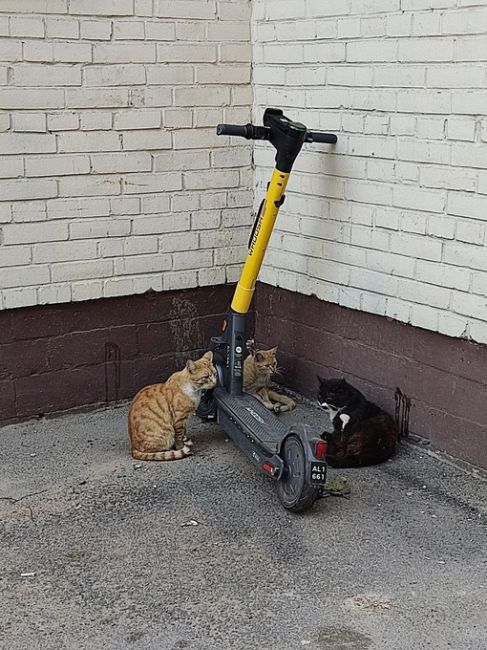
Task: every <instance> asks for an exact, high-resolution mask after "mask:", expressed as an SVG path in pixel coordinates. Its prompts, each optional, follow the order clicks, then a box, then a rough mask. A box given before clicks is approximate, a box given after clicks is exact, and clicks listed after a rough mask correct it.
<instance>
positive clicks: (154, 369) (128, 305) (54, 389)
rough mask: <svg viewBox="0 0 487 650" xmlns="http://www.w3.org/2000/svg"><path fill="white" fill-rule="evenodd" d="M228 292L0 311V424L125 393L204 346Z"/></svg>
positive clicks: (155, 378)
mask: <svg viewBox="0 0 487 650" xmlns="http://www.w3.org/2000/svg"><path fill="white" fill-rule="evenodd" d="M232 290H233V287H231V286H223V285H222V286H217V287H214V288H200V289H189V290H185V291H171V292H166V293H158V294H156V293H153V294H145V295H143V296H129V297H126V298H109V299H103V300H93V301H89V302H84V303H70V304H62V305H51V306H43V307H32V308H25V309H14V310H9V311H4V312H0V421H2V422H6V421H12V420H20V419H25V418H28V417H33V416H40V415H44V414H50V413H56V412H60V411H66V410H70V409H73V408H78V407H81V406H88V405H92V406H97V405H102V404H107V403H110V402H115V401H118V400H122V399H129V398H131V397H132V396H133V395H134V394H135V393H136V392H137V390H139V389H140V388H142V387H143V386H145V385H147V384H150V383H154V382H157V381H161V380H162V378H164V377H167V376H168V375H169V374H170V373H171V372H174V371H175V370H177V369H179V368H181V367H182V365H183V364H184V362H185V361H186V359H188V358H190V357H191V358H196V356H197V355H198V354H199V353H200V352H202V351H203V350H205V349H206V348H207V344H208V340H209V338H210V336H214V335H215V334H216V333H217V332H218V331H219V329H220V326H221V321H222V318H223V315H224V313H225V311H226V308H227V305H228V304H229V301H230V299H231V294H232Z"/></svg>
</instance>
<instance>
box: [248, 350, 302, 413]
mask: <svg viewBox="0 0 487 650" xmlns="http://www.w3.org/2000/svg"><path fill="white" fill-rule="evenodd" d="M247 349H248V351H249V352H250V355H249V356H248V357H247V358H246V359H245V361H244V377H243V379H244V381H243V384H244V385H243V389H244V391H245V392H246V393H250V394H251V395H253V396H254V397H256V398H257V399H258V400H259V401H260V402H262V404H263V405H264V406H265V407H266V408H268V409H269V410H270V411H274V412H275V413H284V412H285V411H292V410H293V408H295V406H296V402H295V401H294V400H292V399H291V398H290V397H287V395H281V394H280V393H276V391H275V390H272V389H271V377H272V375H273V374H274V373H275V372H276V371H277V360H276V352H277V347H275V348H271V349H270V350H256V349H255V347H254V344H253V342H249V343H247Z"/></svg>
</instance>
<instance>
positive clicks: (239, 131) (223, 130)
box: [216, 124, 250, 138]
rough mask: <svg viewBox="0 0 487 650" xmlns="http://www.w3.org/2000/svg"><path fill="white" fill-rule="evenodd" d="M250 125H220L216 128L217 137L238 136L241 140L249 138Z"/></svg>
mask: <svg viewBox="0 0 487 650" xmlns="http://www.w3.org/2000/svg"><path fill="white" fill-rule="evenodd" d="M248 126H250V125H248V124H242V125H240V124H219V125H218V126H217V127H216V134H217V135H236V136H239V137H241V138H248V137H249V136H248V135H247V133H248V131H249V129H248V128H247V127H248Z"/></svg>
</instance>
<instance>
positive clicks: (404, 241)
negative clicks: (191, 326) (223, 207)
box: [252, 0, 487, 343]
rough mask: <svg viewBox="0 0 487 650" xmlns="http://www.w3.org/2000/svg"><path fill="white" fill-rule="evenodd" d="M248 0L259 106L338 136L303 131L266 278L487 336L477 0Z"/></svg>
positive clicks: (482, 13)
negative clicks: (310, 138) (320, 139)
mask: <svg viewBox="0 0 487 650" xmlns="http://www.w3.org/2000/svg"><path fill="white" fill-rule="evenodd" d="M252 4H253V20H252V34H253V41H254V73H253V83H254V96H255V101H254V118H255V119H256V120H257V121H258V120H260V119H261V118H262V113H263V110H264V108H265V107H266V106H274V105H275V106H278V107H282V108H283V109H284V110H285V112H287V113H288V114H289V115H290V116H291V117H293V118H295V119H298V120H299V119H301V120H302V121H303V122H305V123H306V124H307V125H308V126H309V127H310V128H316V129H323V130H330V131H335V132H337V134H338V137H339V141H338V144H337V145H336V146H335V147H330V146H323V145H312V146H310V145H308V146H305V150H304V151H303V152H302V154H301V157H300V158H299V159H298V161H297V164H296V168H295V169H296V171H295V172H294V173H293V176H292V178H291V180H290V183H289V186H288V192H287V194H288V197H287V201H286V203H285V205H284V207H283V210H282V212H281V214H280V215H279V220H278V227H277V230H276V232H275V234H274V235H273V239H272V241H271V249H270V254H269V257H268V259H267V264H266V266H265V268H264V271H263V273H262V276H261V277H262V279H263V280H265V281H267V282H269V283H271V284H278V285H280V286H282V287H285V288H289V289H292V290H297V291H300V292H302V293H306V294H314V295H317V296H318V297H319V298H321V299H323V300H330V301H332V302H336V303H338V304H341V305H344V306H348V307H351V308H353V309H360V310H364V311H368V312H372V313H377V314H380V315H386V316H388V317H391V318H395V319H398V320H400V321H404V322H409V323H412V324H413V325H416V326H418V327H423V328H426V329H431V330H434V331H439V332H442V333H444V334H447V335H450V336H455V337H470V338H472V339H474V340H476V341H480V342H483V343H487V279H486V278H487V147H486V142H487V119H486V117H485V115H486V107H487V65H486V62H487V3H486V2H485V0H343V1H342V2H338V1H337V0H306V1H305V0H254V2H253V3H252ZM255 161H256V186H257V189H258V192H257V195H256V197H255V201H256V203H255V205H257V204H258V201H259V200H260V196H261V193H262V192H263V191H264V188H265V184H266V182H267V180H268V174H269V171H270V168H271V166H272V163H273V157H272V152H271V151H269V149H268V148H266V147H265V146H262V145H260V144H259V145H258V146H257V147H256V151H255Z"/></svg>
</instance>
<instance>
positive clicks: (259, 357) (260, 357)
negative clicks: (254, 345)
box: [255, 352, 264, 361]
mask: <svg viewBox="0 0 487 650" xmlns="http://www.w3.org/2000/svg"><path fill="white" fill-rule="evenodd" d="M263 358H264V356H263V355H262V354H261V353H260V352H256V353H255V360H256V361H262V360H263Z"/></svg>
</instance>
